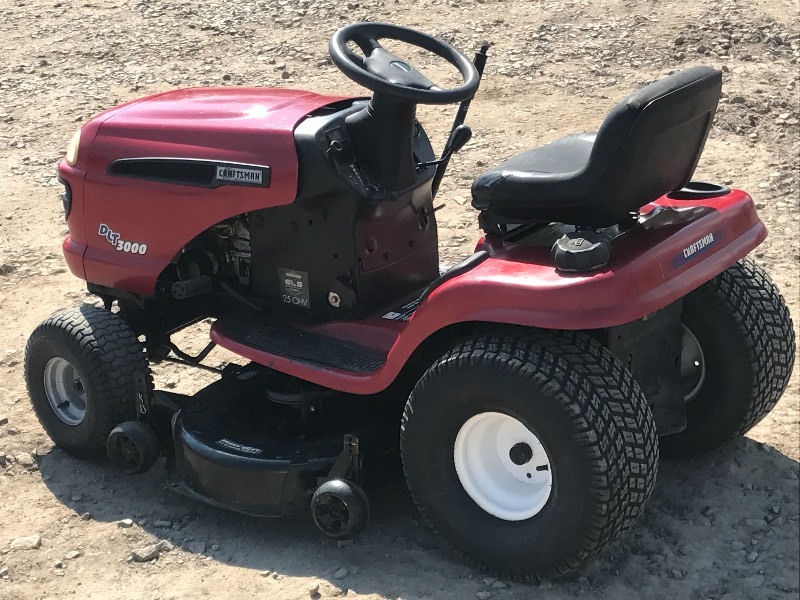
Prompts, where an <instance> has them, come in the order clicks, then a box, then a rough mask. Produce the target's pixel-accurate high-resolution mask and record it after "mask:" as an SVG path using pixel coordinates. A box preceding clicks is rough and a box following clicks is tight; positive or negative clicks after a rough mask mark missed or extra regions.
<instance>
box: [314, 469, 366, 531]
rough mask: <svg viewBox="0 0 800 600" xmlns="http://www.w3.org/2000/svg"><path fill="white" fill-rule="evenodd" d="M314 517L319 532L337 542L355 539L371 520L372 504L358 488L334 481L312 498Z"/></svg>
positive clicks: (347, 483)
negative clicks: (368, 520)
mask: <svg viewBox="0 0 800 600" xmlns="http://www.w3.org/2000/svg"><path fill="white" fill-rule="evenodd" d="M311 516H312V517H313V518H314V524H315V525H316V526H317V527H318V528H319V530H320V531H321V532H322V533H324V534H325V535H327V536H328V537H332V538H334V539H344V538H353V537H355V536H356V535H358V534H359V533H360V532H361V530H362V529H364V526H365V525H366V524H367V519H369V501H368V500H367V495H366V494H365V493H364V491H363V490H362V489H361V488H360V487H358V486H357V485H356V484H354V483H351V482H349V481H344V480H342V479H331V480H330V481H326V482H325V483H323V484H322V485H321V486H319V487H318V488H317V491H316V492H314V496H313V497H312V498H311Z"/></svg>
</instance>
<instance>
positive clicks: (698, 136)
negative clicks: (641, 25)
mask: <svg viewBox="0 0 800 600" xmlns="http://www.w3.org/2000/svg"><path fill="white" fill-rule="evenodd" d="M721 91H722V73H720V72H719V71H717V70H715V69H712V68H711V67H692V68H690V69H687V70H685V71H681V72H679V73H675V74H674V75H670V76H669V77H665V78H664V79H660V80H659V81H656V82H655V83H651V84H650V85H648V86H646V87H644V88H642V89H640V90H637V91H636V92H634V93H633V94H631V95H630V96H628V97H627V98H625V99H624V100H623V101H622V102H620V103H619V104H618V105H617V106H616V107H615V108H614V109H613V110H612V111H611V113H610V114H609V115H608V117H606V120H605V121H604V122H603V125H602V126H601V127H600V130H599V131H598V132H597V139H596V141H595V143H594V147H593V150H592V153H591V156H590V158H589V163H588V165H587V170H588V171H594V173H593V174H592V175H594V176H595V177H596V178H597V179H596V181H598V184H597V187H596V188H595V191H594V193H593V194H592V195H591V198H590V199H588V201H587V202H586V203H585V204H584V205H583V207H582V210H588V211H590V212H594V211H597V212H598V213H602V214H603V215H604V217H605V219H604V220H609V219H608V218H609V217H611V216H612V215H613V217H614V218H622V217H623V216H624V215H625V214H626V213H628V212H631V211H635V210H637V209H638V208H640V207H642V206H644V205H645V204H647V203H648V202H652V201H653V200H655V199H656V198H658V197H659V196H661V195H663V194H665V193H667V192H670V191H672V190H677V189H680V188H682V187H684V186H685V185H686V184H687V183H688V182H689V180H690V179H691V178H692V174H693V173H694V170H695V168H696V167H697V162H698V161H699V160H700V154H701V153H702V151H703V146H704V145H705V142H706V137H707V136H708V132H709V129H710V128H711V121H712V119H713V118H714V113H715V112H716V110H717V102H718V101H719V96H720V92H721ZM588 174H589V173H587V175H588Z"/></svg>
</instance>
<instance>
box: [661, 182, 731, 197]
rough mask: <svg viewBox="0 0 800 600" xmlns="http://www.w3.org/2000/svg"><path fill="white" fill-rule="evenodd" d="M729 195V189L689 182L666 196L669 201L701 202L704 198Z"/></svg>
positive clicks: (704, 183)
mask: <svg viewBox="0 0 800 600" xmlns="http://www.w3.org/2000/svg"><path fill="white" fill-rule="evenodd" d="M730 193H731V188H729V187H728V186H725V185H719V184H718V183H709V182H708V181H690V182H689V183H687V184H686V187H683V188H681V189H679V190H676V191H674V192H670V193H669V194H667V198H669V199H671V200H703V199H704V198H718V197H719V196H727V195H728V194H730Z"/></svg>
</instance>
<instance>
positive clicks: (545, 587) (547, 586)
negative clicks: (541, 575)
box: [539, 579, 553, 591]
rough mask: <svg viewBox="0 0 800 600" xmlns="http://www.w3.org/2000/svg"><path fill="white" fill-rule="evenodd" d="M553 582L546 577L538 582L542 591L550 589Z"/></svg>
mask: <svg viewBox="0 0 800 600" xmlns="http://www.w3.org/2000/svg"><path fill="white" fill-rule="evenodd" d="M552 587H553V584H552V582H550V581H549V580H548V579H543V580H542V582H541V583H540V584H539V589H540V590H543V591H547V590H549V589H552Z"/></svg>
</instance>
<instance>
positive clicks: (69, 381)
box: [44, 356, 86, 426]
mask: <svg viewBox="0 0 800 600" xmlns="http://www.w3.org/2000/svg"><path fill="white" fill-rule="evenodd" d="M44 391H45V393H46V394H47V400H48V402H50V407H51V408H52V409H53V412H54V413H55V415H56V416H57V417H58V418H59V419H61V420H62V421H63V422H64V423H66V424H67V425H72V426H75V425H80V424H81V423H82V422H83V419H84V417H85V416H86V388H85V387H84V385H83V380H82V379H81V377H80V375H79V374H78V371H77V369H75V367H73V366H72V363H70V362H69V361H68V360H67V359H65V358H61V357H60V356H56V357H54V358H51V359H50V360H49V361H47V364H46V365H45V367H44Z"/></svg>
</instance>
